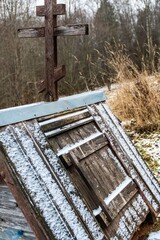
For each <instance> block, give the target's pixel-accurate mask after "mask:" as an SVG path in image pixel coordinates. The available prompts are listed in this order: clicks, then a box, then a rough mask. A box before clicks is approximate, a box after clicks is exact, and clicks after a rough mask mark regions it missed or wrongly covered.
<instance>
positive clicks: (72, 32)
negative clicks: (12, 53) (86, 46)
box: [18, 0, 88, 101]
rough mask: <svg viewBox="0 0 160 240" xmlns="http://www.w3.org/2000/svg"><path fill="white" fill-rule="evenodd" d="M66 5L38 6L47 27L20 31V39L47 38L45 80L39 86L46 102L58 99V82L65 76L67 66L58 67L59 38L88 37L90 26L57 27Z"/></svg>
mask: <svg viewBox="0 0 160 240" xmlns="http://www.w3.org/2000/svg"><path fill="white" fill-rule="evenodd" d="M65 12H66V9H65V4H57V0H45V5H44V6H37V8H36V13H37V16H40V17H45V27H39V28H25V29H24V28H23V29H19V30H18V36H19V37H20V38H33V37H34V38H35V37H45V80H43V81H41V82H40V83H39V84H38V85H39V86H38V88H39V92H45V96H44V98H45V100H46V101H55V100H57V99H58V81H59V80H60V79H61V78H63V77H64V76H65V66H64V65H62V66H58V59H57V37H58V36H79V35H88V24H75V25H68V26H57V15H63V14H65Z"/></svg>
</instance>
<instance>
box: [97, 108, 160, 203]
mask: <svg viewBox="0 0 160 240" xmlns="http://www.w3.org/2000/svg"><path fill="white" fill-rule="evenodd" d="M102 106H103V108H104V110H105V111H106V113H107V114H106V113H104V111H103V108H101V114H103V117H104V118H105V121H106V122H109V123H110V127H111V128H112V130H113V133H114V134H115V135H116V137H117V140H118V141H119V143H120V144H121V146H122V147H123V149H124V151H125V152H126V153H127V154H128V156H129V157H130V159H131V161H132V163H133V165H134V167H135V168H136V169H137V171H138V172H139V174H140V175H141V176H142V178H143V180H144V182H145V183H146V184H147V186H148V188H149V189H150V191H151V192H152V193H153V195H154V196H155V197H156V198H157V200H158V202H160V184H159V183H158V181H157V180H156V179H155V177H154V175H153V174H152V173H151V171H150V169H149V168H148V166H147V165H146V163H145V162H144V161H143V160H142V158H141V157H140V155H139V154H138V152H137V150H136V148H135V147H134V145H133V144H132V142H131V141H130V140H129V138H128V136H127V135H126V133H125V132H124V130H123V128H122V127H121V125H120V124H119V122H118V120H117V119H116V117H115V116H114V114H113V113H112V112H111V110H110V109H109V107H108V106H107V104H102Z"/></svg>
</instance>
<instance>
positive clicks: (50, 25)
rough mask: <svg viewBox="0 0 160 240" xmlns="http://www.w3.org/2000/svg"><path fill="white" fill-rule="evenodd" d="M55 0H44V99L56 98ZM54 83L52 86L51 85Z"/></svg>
mask: <svg viewBox="0 0 160 240" xmlns="http://www.w3.org/2000/svg"><path fill="white" fill-rule="evenodd" d="M55 4H56V0H54V1H53V0H45V55H46V73H45V74H46V76H45V77H46V93H45V99H46V100H47V101H49V98H50V97H52V99H53V100H57V98H58V93H57V83H56V82H55V81H54V80H55V79H54V68H55V67H57V37H56V36H54V27H56V23H57V17H56V16H53V5H55ZM53 85H54V86H53Z"/></svg>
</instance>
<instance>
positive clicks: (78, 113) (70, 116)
mask: <svg viewBox="0 0 160 240" xmlns="http://www.w3.org/2000/svg"><path fill="white" fill-rule="evenodd" d="M86 113H88V110H87V109H83V110H81V111H76V112H73V113H68V114H64V115H62V114H60V116H58V117H55V116H52V118H49V119H45V120H43V119H42V120H41V119H38V121H39V125H40V127H41V129H42V127H45V126H47V125H52V124H56V123H57V122H61V121H65V122H66V120H68V119H75V118H76V120H77V117H79V116H81V115H84V114H86ZM78 119H79V118H78ZM56 127H57V125H56Z"/></svg>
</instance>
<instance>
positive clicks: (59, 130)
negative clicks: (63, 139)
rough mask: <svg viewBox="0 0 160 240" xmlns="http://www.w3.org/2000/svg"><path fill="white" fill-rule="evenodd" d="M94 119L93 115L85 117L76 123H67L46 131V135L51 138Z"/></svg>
mask: <svg viewBox="0 0 160 240" xmlns="http://www.w3.org/2000/svg"><path fill="white" fill-rule="evenodd" d="M92 121H93V117H88V118H84V119H82V120H79V121H77V122H75V123H71V124H67V125H64V126H62V127H60V128H56V129H55V130H51V131H48V132H45V135H46V137H47V138H51V137H53V136H56V135H58V134H61V133H64V132H66V131H69V130H71V129H73V128H76V127H79V126H82V125H84V124H87V123H90V122H92Z"/></svg>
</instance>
